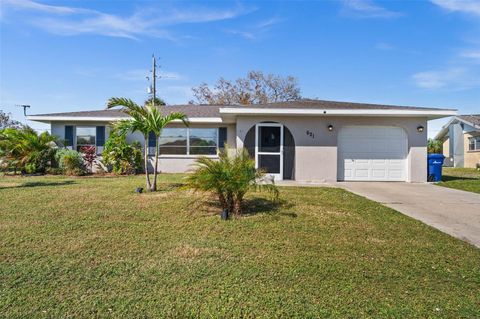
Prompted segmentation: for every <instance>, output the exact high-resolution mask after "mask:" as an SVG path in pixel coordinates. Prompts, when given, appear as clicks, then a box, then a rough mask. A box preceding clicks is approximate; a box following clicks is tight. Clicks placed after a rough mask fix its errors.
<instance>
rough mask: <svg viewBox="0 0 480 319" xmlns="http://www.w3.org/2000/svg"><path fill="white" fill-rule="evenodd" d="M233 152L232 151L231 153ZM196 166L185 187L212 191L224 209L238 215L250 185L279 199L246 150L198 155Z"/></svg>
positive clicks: (276, 190)
mask: <svg viewBox="0 0 480 319" xmlns="http://www.w3.org/2000/svg"><path fill="white" fill-rule="evenodd" d="M231 153H233V152H231ZM196 165H197V169H196V170H195V171H194V172H193V173H192V174H190V175H189V176H187V177H186V182H187V187H189V188H192V189H194V190H200V191H207V192H213V193H214V194H216V196H217V197H218V200H219V202H220V205H221V206H222V208H223V209H226V210H228V211H229V212H230V213H233V214H235V215H239V214H241V213H242V203H243V199H244V197H245V194H246V193H247V192H248V191H249V190H251V189H252V188H259V189H265V190H267V191H268V192H270V193H271V194H272V195H273V200H276V199H277V198H278V189H277V187H276V186H275V184H274V183H273V181H272V182H271V183H269V182H266V181H265V173H264V172H263V171H262V170H257V169H255V161H254V160H253V159H251V158H250V155H249V154H248V152H247V150H246V149H242V150H240V151H236V152H235V154H232V155H230V154H229V150H228V149H224V150H222V151H221V152H220V153H219V159H218V160H217V159H212V158H207V157H201V158H199V159H198V160H197V163H196Z"/></svg>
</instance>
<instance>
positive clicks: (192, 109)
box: [32, 99, 452, 118]
mask: <svg viewBox="0 0 480 319" xmlns="http://www.w3.org/2000/svg"><path fill="white" fill-rule="evenodd" d="M224 107H228V108H245V107H251V108H284V109H287V108H288V109H295V108H298V109H322V110H332V109H342V110H420V111H421V110H452V109H441V108H427V107H416V106H397V105H384V104H370V103H353V102H336V101H324V100H310V99H303V100H299V101H289V102H277V103H268V104H256V105H248V106H245V105H195V104H186V105H169V106H164V107H162V110H163V111H164V113H170V112H182V113H184V114H186V115H187V117H189V118H195V117H219V116H220V112H219V109H220V108H224ZM32 116H58V117H67V116H68V117H105V118H111V117H114V118H123V117H125V118H127V117H128V115H127V114H125V113H124V112H123V111H122V110H121V109H110V110H96V111H80V112H63V113H50V114H36V115H32Z"/></svg>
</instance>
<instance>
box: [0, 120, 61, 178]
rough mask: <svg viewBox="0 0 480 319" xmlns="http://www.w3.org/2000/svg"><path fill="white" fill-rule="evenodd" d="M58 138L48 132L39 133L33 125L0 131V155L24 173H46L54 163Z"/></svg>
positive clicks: (11, 165)
mask: <svg viewBox="0 0 480 319" xmlns="http://www.w3.org/2000/svg"><path fill="white" fill-rule="evenodd" d="M56 148H57V138H56V137H55V136H53V135H50V134H49V133H47V132H43V133H40V134H37V132H36V131H35V130H34V129H32V128H31V127H28V126H25V127H22V128H20V129H17V128H6V129H3V130H1V131H0V157H2V158H4V159H5V160H6V162H7V163H9V166H10V167H14V168H15V170H17V169H20V170H21V171H22V173H37V172H40V173H44V172H45V170H46V169H47V167H48V166H51V165H52V161H53V160H54V155H55V150H56Z"/></svg>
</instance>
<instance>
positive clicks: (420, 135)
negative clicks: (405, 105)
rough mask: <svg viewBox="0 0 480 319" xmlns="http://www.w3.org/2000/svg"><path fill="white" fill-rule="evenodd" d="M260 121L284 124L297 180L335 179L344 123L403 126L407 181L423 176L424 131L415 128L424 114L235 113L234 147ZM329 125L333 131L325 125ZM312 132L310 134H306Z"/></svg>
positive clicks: (421, 122)
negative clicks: (292, 145)
mask: <svg viewBox="0 0 480 319" xmlns="http://www.w3.org/2000/svg"><path fill="white" fill-rule="evenodd" d="M262 121H275V122H279V123H282V124H284V125H285V126H286V127H287V128H288V129H289V130H290V131H291V133H292V135H293V137H294V139H295V179H296V180H297V181H317V182H325V181H327V182H328V181H329V182H332V181H336V180H337V175H338V174H337V137H338V132H339V131H340V129H341V128H342V127H344V126H352V125H370V126H397V127H402V128H403V129H405V131H406V133H407V136H408V158H407V163H408V179H407V181H409V182H425V181H426V180H427V132H426V130H424V131H423V132H418V131H417V127H418V126H419V125H422V126H423V127H427V121H426V118H413V117H408V118H401V117H333V116H332V117H326V116H325V117H323V116H309V117H303V116H298V117H272V116H255V117H253V116H241V117H240V116H239V117H237V143H236V144H237V147H238V148H240V147H243V141H244V139H245V135H246V134H247V132H248V131H249V130H250V128H251V127H252V126H254V125H255V124H257V123H259V122H262ZM328 125H333V127H334V129H333V131H331V132H330V131H328V130H327V126H328ZM307 131H310V132H312V133H313V136H311V135H309V134H307Z"/></svg>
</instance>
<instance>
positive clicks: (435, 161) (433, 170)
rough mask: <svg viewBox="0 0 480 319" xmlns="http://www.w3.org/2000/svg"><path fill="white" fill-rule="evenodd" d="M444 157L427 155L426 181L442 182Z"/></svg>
mask: <svg viewBox="0 0 480 319" xmlns="http://www.w3.org/2000/svg"><path fill="white" fill-rule="evenodd" d="M444 159H445V156H443V154H428V181H429V182H440V181H441V180H442V166H443V160H444Z"/></svg>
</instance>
